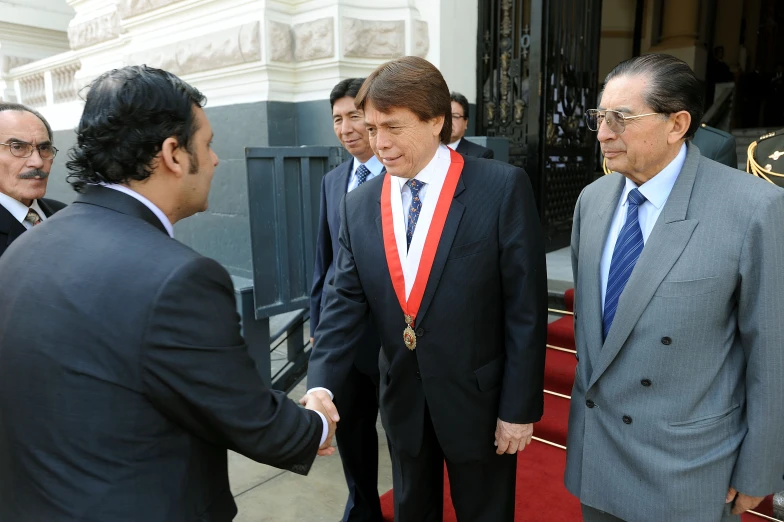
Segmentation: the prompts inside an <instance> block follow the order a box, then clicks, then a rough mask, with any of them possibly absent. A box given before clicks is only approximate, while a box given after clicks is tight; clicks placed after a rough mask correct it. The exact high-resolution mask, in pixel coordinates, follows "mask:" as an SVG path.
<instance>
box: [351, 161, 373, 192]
mask: <svg viewBox="0 0 784 522" xmlns="http://www.w3.org/2000/svg"><path fill="white" fill-rule="evenodd" d="M355 175H356V176H357V182H358V183H357V187H359V186H360V185H362V184H363V183H364V182H365V181H367V178H368V176H370V170H369V169H368V168H367V167H366V166H364V165H362V164H360V165H359V167H357V172H356V174H355Z"/></svg>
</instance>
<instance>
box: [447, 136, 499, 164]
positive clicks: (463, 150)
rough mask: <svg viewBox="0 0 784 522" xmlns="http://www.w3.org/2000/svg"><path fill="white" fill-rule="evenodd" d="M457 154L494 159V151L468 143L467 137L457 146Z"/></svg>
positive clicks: (471, 142)
mask: <svg viewBox="0 0 784 522" xmlns="http://www.w3.org/2000/svg"><path fill="white" fill-rule="evenodd" d="M455 151H456V152H459V153H460V154H462V155H463V156H473V157H475V158H486V159H493V149H488V148H487V147H483V146H481V145H479V144H477V143H474V142H473V141H468V140H467V139H465V136H464V137H463V138H462V139H461V140H460V143H458V144H457V148H456V149H455Z"/></svg>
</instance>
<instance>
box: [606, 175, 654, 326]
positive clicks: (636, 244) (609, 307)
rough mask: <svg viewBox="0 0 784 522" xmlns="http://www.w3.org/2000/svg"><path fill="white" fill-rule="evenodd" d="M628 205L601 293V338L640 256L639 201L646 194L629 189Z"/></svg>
mask: <svg viewBox="0 0 784 522" xmlns="http://www.w3.org/2000/svg"><path fill="white" fill-rule="evenodd" d="M626 201H627V206H628V209H627V211H626V223H625V224H624V225H623V228H622V229H621V233H620V234H618V241H616V243H615V250H613V255H612V261H610V273H609V275H608V276H607V290H606V292H605V297H604V317H603V318H602V326H603V329H602V334H603V335H602V340H604V339H607V335H608V334H609V333H610V327H611V326H612V323H613V319H614V318H615V312H616V311H617V309H618V300H619V299H620V297H621V293H622V292H623V289H624V287H625V286H626V283H627V282H628V281H629V277H631V275H632V270H634V265H635V264H637V259H639V258H640V254H641V253H642V249H643V246H645V244H644V242H643V238H642V229H641V228H640V220H639V218H638V215H637V214H638V210H639V207H640V205H642V204H643V203H644V202H645V196H643V195H642V193H641V192H640V191H639V190H638V189H634V190H632V191H631V192H629V196H628V198H627V200H626Z"/></svg>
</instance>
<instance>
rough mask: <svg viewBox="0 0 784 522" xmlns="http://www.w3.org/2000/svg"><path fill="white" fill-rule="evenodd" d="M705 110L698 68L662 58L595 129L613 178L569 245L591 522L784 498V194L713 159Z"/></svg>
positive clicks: (629, 79) (589, 197)
mask: <svg viewBox="0 0 784 522" xmlns="http://www.w3.org/2000/svg"><path fill="white" fill-rule="evenodd" d="M701 111H702V95H701V89H700V84H699V82H698V80H697V78H696V77H695V75H694V73H693V72H692V70H691V69H690V68H689V67H688V65H686V64H685V63H684V62H682V61H680V60H678V59H676V58H674V57H672V56H667V55H661V54H652V55H645V56H641V57H637V58H633V59H631V60H628V61H626V62H623V63H621V64H619V65H618V66H617V67H615V69H614V70H613V71H611V72H610V74H609V75H608V76H607V79H606V81H605V87H604V91H603V92H602V95H601V102H600V107H599V109H595V110H591V111H588V114H587V122H588V127H589V128H591V129H592V130H598V139H599V142H600V144H601V148H602V152H603V153H604V155H605V157H606V158H607V162H608V166H609V167H610V168H611V169H612V170H613V171H614V173H613V174H610V175H608V176H604V177H602V178H601V179H599V180H597V181H596V182H594V183H592V184H591V185H589V186H588V187H586V188H585V190H584V191H583V193H582V194H581V195H580V198H579V200H578V202H577V207H576V209H575V213H574V229H573V232H572V266H573V270H574V280H575V297H576V303H575V336H576V342H577V355H578V360H579V362H578V364H577V371H576V375H575V382H574V389H573V391H572V402H571V411H570V414H569V437H568V442H567V446H568V450H567V464H566V479H565V482H566V487H567V488H568V489H569V491H571V492H572V493H573V494H574V495H576V496H578V497H579V498H580V502H581V503H582V506H583V507H582V509H583V516H584V519H585V520H586V521H617V520H625V521H629V522H632V521H634V522H637V521H640V522H642V521H651V522H653V521H656V522H662V521H677V522H681V521H684V522H685V521H688V522H695V521H697V522H702V521H705V522H718V521H722V522H724V521H730V520H739V516H738V514H739V513H741V512H743V511H745V510H748V509H751V508H754V507H756V505H757V504H758V503H759V502H760V501H761V500H762V498H763V496H765V495H767V494H769V493H771V492H773V491H778V490H782V489H784V377H783V376H784V347H783V346H782V345H783V344H784V321H782V320H781V317H780V313H781V306H780V303H781V302H782V299H784V277H782V268H784V191H782V190H781V189H779V188H777V187H774V186H773V185H771V184H769V183H767V184H766V183H765V182H762V181H761V180H759V179H755V178H753V177H751V176H743V175H741V174H739V173H738V171H737V170H734V169H731V168H729V167H726V166H724V165H721V164H719V163H716V162H714V161H712V160H709V159H706V158H704V157H702V156H701V155H700V152H699V149H698V148H697V147H695V146H693V145H691V144H690V143H689V141H690V138H691V136H693V135H694V132H695V130H696V129H697V127H698V125H699V121H700V116H701Z"/></svg>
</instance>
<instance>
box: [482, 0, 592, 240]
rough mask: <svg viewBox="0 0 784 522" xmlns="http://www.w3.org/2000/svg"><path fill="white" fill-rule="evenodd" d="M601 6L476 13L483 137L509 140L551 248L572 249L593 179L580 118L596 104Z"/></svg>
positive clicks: (517, 0) (588, 137)
mask: <svg viewBox="0 0 784 522" xmlns="http://www.w3.org/2000/svg"><path fill="white" fill-rule="evenodd" d="M600 32H601V0H581V1H579V2H577V1H574V0H487V1H483V2H480V7H479V39H480V41H479V45H478V61H477V76H478V86H477V87H478V88H477V93H478V96H477V116H478V117H477V121H478V122H479V128H478V129H477V133H478V134H482V133H484V134H486V135H487V136H503V137H505V138H507V139H508V140H509V162H510V163H512V164H514V165H518V166H521V167H523V168H525V170H526V171H527V172H528V175H529V176H530V177H531V183H532V185H533V188H534V192H535V194H536V201H537V205H538V207H539V216H540V218H541V220H542V226H543V228H544V230H545V233H546V235H547V239H548V248H549V249H555V248H559V247H561V246H564V245H566V244H568V241H569V234H570V229H571V223H572V214H573V211H574V205H575V203H576V202H577V196H578V195H579V194H580V190H582V188H583V187H584V186H585V185H586V184H588V183H589V182H590V181H591V180H592V179H593V177H594V174H595V172H596V165H597V163H596V138H595V136H594V135H593V134H591V133H590V131H588V129H587V128H586V126H585V122H584V119H583V114H584V113H585V110H586V109H589V108H591V107H593V106H594V105H595V104H596V98H597V89H598V84H599V79H598V74H597V70H598V61H599V37H600Z"/></svg>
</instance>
